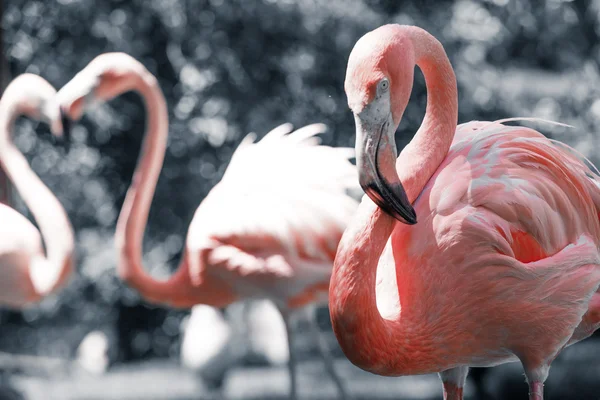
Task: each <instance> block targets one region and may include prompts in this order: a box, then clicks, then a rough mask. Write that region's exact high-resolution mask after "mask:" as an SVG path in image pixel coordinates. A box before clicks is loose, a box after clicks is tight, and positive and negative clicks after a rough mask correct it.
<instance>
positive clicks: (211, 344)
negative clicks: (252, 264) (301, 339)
mask: <svg viewBox="0 0 600 400" xmlns="http://www.w3.org/2000/svg"><path fill="white" fill-rule="evenodd" d="M181 330H182V340H181V363H182V364H183V365H184V366H185V367H186V368H188V369H190V370H192V371H194V373H195V374H196V375H197V376H199V377H200V378H201V379H202V381H203V382H204V383H205V386H206V387H207V388H209V389H211V390H215V389H221V388H222V385H223V381H224V377H225V374H226V373H227V371H228V370H229V369H231V368H232V367H234V366H236V365H239V364H240V363H241V362H242V360H243V359H244V358H245V357H247V356H248V355H249V354H251V355H254V356H259V357H263V358H264V360H265V361H266V362H267V363H268V364H269V365H285V364H287V363H288V362H289V353H288V340H287V334H286V329H285V324H284V323H283V320H282V318H281V314H280V312H279V310H278V309H277V307H275V305H274V304H273V303H272V302H271V301H269V300H253V301H244V302H239V303H237V304H234V305H232V306H230V307H228V309H227V311H226V314H225V313H224V312H222V311H221V310H219V309H217V308H215V307H212V306H208V305H204V304H197V305H195V306H194V307H192V311H191V313H190V315H189V316H188V317H186V318H185V319H184V320H183V321H182V324H181Z"/></svg>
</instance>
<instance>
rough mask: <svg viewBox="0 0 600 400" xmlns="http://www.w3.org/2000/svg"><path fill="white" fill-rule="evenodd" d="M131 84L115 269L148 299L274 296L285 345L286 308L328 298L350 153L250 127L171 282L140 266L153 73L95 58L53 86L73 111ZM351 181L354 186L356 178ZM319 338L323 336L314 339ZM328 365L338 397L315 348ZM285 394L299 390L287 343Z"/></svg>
mask: <svg viewBox="0 0 600 400" xmlns="http://www.w3.org/2000/svg"><path fill="white" fill-rule="evenodd" d="M130 90H134V91H137V92H138V93H139V94H140V95H141V96H142V98H143V99H144V101H145V104H146V107H147V136H146V138H145V140H144V145H143V149H142V156H141V159H140V160H139V163H138V167H137V169H136V172H135V175H134V177H133V182H132V184H131V186H130V188H129V190H128V192H127V196H126V199H125V203H124V205H123V208H122V210H121V213H120V216H119V221H118V223H117V231H116V242H117V247H118V249H119V254H120V259H119V266H118V270H119V275H120V276H121V278H122V279H124V280H125V281H126V282H127V283H129V284H130V285H131V286H132V287H134V288H135V289H137V290H138V291H139V292H140V293H141V295H142V296H143V297H144V298H145V299H147V300H148V301H150V302H153V303H159V304H166V305H170V306H174V307H191V306H193V305H196V304H207V305H212V306H216V307H224V306H227V305H229V304H231V303H233V302H235V301H237V300H241V299H244V298H249V297H262V298H269V299H271V300H273V301H274V302H275V303H276V305H277V307H278V308H279V310H280V312H281V313H282V315H283V318H284V321H285V324H286V328H287V331H288V332H287V333H288V339H289V347H290V350H292V348H293V340H292V337H291V330H290V320H289V319H290V312H291V311H292V310H294V309H297V308H300V307H303V306H306V305H308V304H311V303H314V302H316V301H319V300H321V301H323V300H325V299H326V297H325V294H326V293H327V290H328V285H329V277H330V275H331V265H332V261H333V257H334V255H335V251H336V249H337V245H338V241H339V239H340V237H341V234H342V232H343V230H344V229H345V227H346V222H347V221H348V219H349V217H350V215H351V214H352V213H353V212H354V211H355V209H356V204H357V202H356V201H355V200H354V199H353V198H352V197H351V196H350V195H349V194H348V193H347V191H348V190H349V189H352V188H354V187H355V185H356V175H355V174H356V172H355V168H354V167H353V166H352V164H351V163H350V162H349V161H348V158H350V157H352V156H353V151H352V150H351V149H347V148H341V149H336V148H331V147H328V146H319V145H318V140H317V139H316V138H314V136H315V135H317V134H319V133H321V132H323V131H324V129H325V126H324V125H322V124H314V125H310V126H306V127H304V128H302V129H299V130H297V131H295V132H293V133H291V134H289V133H290V132H291V130H292V127H291V125H290V124H284V125H281V126H279V127H278V128H276V129H274V130H272V131H271V132H269V133H268V134H267V135H266V136H265V137H264V138H263V139H262V140H261V141H260V142H258V143H253V142H254V135H252V134H251V135H248V136H247V137H246V138H245V139H244V140H243V141H242V143H241V144H240V146H239V147H238V149H237V150H236V152H235V153H234V155H233V157H232V160H231V162H230V164H229V167H228V168H227V171H226V172H225V175H224V177H223V179H222V180H221V182H220V183H219V184H218V185H217V186H216V187H215V188H213V190H212V191H211V192H210V193H209V195H208V196H207V197H206V198H205V199H204V201H203V202H202V204H201V205H200V206H199V207H198V209H197V211H196V214H195V215H194V218H193V220H192V222H191V225H190V228H189V231H188V236H187V242H186V246H185V250H184V254H183V259H182V262H181V265H180V267H179V268H178V270H177V272H176V273H175V274H174V275H173V276H172V277H171V278H170V279H169V280H167V281H158V280H155V279H154V278H152V277H151V276H150V275H148V274H147V273H145V272H144V270H143V267H142V260H141V257H142V254H141V253H142V251H141V250H142V239H143V234H144V229H145V226H146V222H147V218H148V212H149V209H150V204H151V201H152V197H153V194H154V190H155V186H156V181H157V179H158V176H159V173H160V170H161V166H162V162H163V157H164V152H165V147H166V142H167V133H168V115H167V108H166V103H165V100H164V97H163V94H162V91H161V90H160V88H159V86H158V83H157V82H156V79H155V78H154V77H153V76H152V75H151V74H150V73H149V72H148V71H147V70H146V69H145V68H144V67H143V65H141V64H140V63H139V62H137V61H136V60H135V59H133V58H132V57H130V56H128V55H126V54H123V53H108V54H103V55H100V56H98V57H97V58H95V59H94V60H93V61H92V62H90V64H89V65H88V66H87V67H86V68H85V69H84V70H82V71H81V72H80V73H78V74H77V75H76V76H75V77H74V78H73V79H72V80H71V81H70V82H69V83H67V84H66V85H65V86H64V87H63V88H62V89H61V90H60V92H59V94H58V97H59V99H60V103H61V107H63V109H64V110H65V112H66V114H67V115H68V116H70V117H71V118H72V119H79V118H80V117H81V115H82V113H83V111H84V106H85V104H86V101H87V100H88V99H93V98H95V99H98V100H108V99H111V98H113V97H115V96H118V95H120V94H121V93H124V92H127V91H130ZM356 186H357V185H356ZM319 343H320V344H322V342H320V341H319ZM320 348H321V350H323V351H322V355H323V359H324V361H325V365H326V367H327V370H328V372H329V373H330V374H331V376H332V378H333V379H334V381H335V383H336V385H337V387H338V389H339V391H340V392H341V394H342V395H343V397H344V398H346V397H347V396H346V395H344V393H343V388H342V385H341V382H340V380H339V378H338V377H337V375H336V374H335V371H334V369H333V364H332V360H331V359H330V358H329V356H328V355H327V352H326V351H325V349H323V347H322V346H320ZM289 366H290V377H291V397H292V398H295V396H296V378H295V374H294V368H295V357H294V352H293V351H290V362H289Z"/></svg>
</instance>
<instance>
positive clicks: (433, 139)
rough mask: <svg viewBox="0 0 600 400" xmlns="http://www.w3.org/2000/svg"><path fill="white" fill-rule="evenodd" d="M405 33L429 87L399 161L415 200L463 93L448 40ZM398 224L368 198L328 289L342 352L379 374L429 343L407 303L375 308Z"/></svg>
mask: <svg viewBox="0 0 600 400" xmlns="http://www.w3.org/2000/svg"><path fill="white" fill-rule="evenodd" d="M401 34H406V35H408V37H409V38H410V39H411V41H412V43H413V47H414V50H415V59H416V64H417V65H418V66H419V67H420V68H421V70H422V71H423V74H424V76H425V81H426V84H427V93H428V99H427V110H426V115H425V118H424V120H423V123H422V125H421V127H420V128H419V130H418V131H417V133H416V135H415V137H414V138H413V140H412V141H411V142H410V143H409V144H408V145H407V146H406V147H405V148H404V150H403V151H402V152H401V153H400V156H399V157H398V160H397V163H396V165H397V171H398V175H399V177H400V180H401V182H402V184H403V186H404V188H405V189H406V192H407V194H408V198H409V200H410V201H411V203H412V202H414V201H415V200H416V199H417V197H418V196H419V194H420V193H421V191H422V190H423V188H424V186H425V185H426V183H427V181H428V180H429V179H430V178H431V176H432V175H433V174H434V172H435V171H436V170H437V168H438V167H439V165H440V164H441V162H442V161H443V160H444V158H445V157H446V155H447V153H448V150H449V148H450V145H451V143H452V139H453V137H454V132H455V130H456V124H457V119H458V104H457V103H458V95H457V88H456V78H455V76H454V72H453V70H452V66H451V65H450V61H449V60H448V57H447V56H446V53H445V51H444V49H443V47H442V45H441V44H440V43H439V42H438V41H437V40H436V39H435V38H434V37H433V36H431V35H430V34H429V33H427V32H426V31H424V30H422V29H420V28H416V27H405V28H404V30H403V31H402V33H401ZM417 217H418V216H417ZM396 223H397V222H396V220H395V219H393V218H392V217H390V216H389V215H388V214H386V213H385V212H383V211H381V210H380V209H379V208H378V207H377V206H375V204H373V203H372V202H371V200H370V199H368V198H367V197H366V196H365V197H364V198H363V201H362V203H361V204H360V206H359V209H358V212H357V215H356V216H355V217H354V219H353V221H352V222H351V223H350V226H349V227H348V228H347V229H346V231H345V232H344V235H343V237H342V240H341V242H340V245H339V247H338V252H337V255H336V259H335V263H334V269H333V275H332V278H331V283H330V292H329V302H330V304H329V307H330V314H331V320H332V324H333V328H334V332H335V334H336V336H337V338H338V341H339V343H340V345H341V347H342V349H343V350H344V353H345V354H346V356H347V357H348V359H350V360H351V361H352V362H353V363H354V364H356V365H357V366H359V367H361V368H363V369H365V370H368V371H371V372H374V373H378V374H381V375H395V374H397V373H399V371H402V370H403V368H405V367H406V366H407V365H410V362H411V360H412V358H413V357H412V356H411V350H410V349H411V346H414V344H415V343H416V342H417V341H419V342H420V343H425V342H426V341H427V336H426V335H427V333H426V332H420V331H419V330H418V329H417V326H411V321H410V320H408V319H407V318H406V315H407V314H410V313H409V312H407V311H406V309H405V310H403V311H402V314H403V317H404V318H400V316H398V317H397V319H384V318H382V316H381V314H380V313H379V311H378V309H377V304H376V291H375V280H376V273H377V268H378V263H379V259H380V257H381V254H382V252H383V250H384V248H385V246H386V244H387V242H388V240H389V238H390V235H391V234H392V232H393V230H394V228H395V226H396ZM406 229H410V228H406ZM387 294H388V295H390V296H398V295H399V294H398V293H387Z"/></svg>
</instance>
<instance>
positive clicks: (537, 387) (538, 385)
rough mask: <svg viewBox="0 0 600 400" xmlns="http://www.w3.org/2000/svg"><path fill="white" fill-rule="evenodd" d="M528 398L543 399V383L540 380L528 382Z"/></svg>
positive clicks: (533, 399) (530, 399) (532, 399)
mask: <svg viewBox="0 0 600 400" xmlns="http://www.w3.org/2000/svg"><path fill="white" fill-rule="evenodd" d="M529 400H544V384H543V383H542V382H531V383H530V384H529Z"/></svg>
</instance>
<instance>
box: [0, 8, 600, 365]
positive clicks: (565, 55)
mask: <svg viewBox="0 0 600 400" xmlns="http://www.w3.org/2000/svg"><path fill="white" fill-rule="evenodd" d="M5 3H6V2H5ZM4 8H5V10H4V15H3V17H2V29H3V30H4V35H3V39H4V51H5V55H6V57H7V60H8V63H9V66H10V72H11V75H12V77H14V76H16V75H18V74H20V73H23V72H33V73H37V74H40V75H41V76H43V77H44V78H46V79H47V80H48V81H50V82H51V83H52V84H54V85H55V86H56V87H60V86H62V85H63V84H65V83H66V82H67V81H68V80H69V79H70V78H71V77H72V76H73V75H74V74H75V73H76V72H77V71H79V70H80V69H82V68H83V67H84V66H85V65H86V64H87V63H88V62H89V61H91V60H92V59H93V57H95V56H96V55H98V54H100V53H103V52H108V51H123V52H127V53H129V54H131V55H132V56H134V57H136V58H137V59H139V60H140V61H141V62H142V63H143V64H144V65H145V66H146V67H147V68H148V69H149V70H150V71H151V72H152V73H154V74H155V75H156V76H157V77H158V80H159V82H160V85H161V87H162V89H163V91H164V93H165V95H166V98H167V101H168V104H169V108H170V137H169V146H168V151H167V155H166V158H165V162H164V168H163V171H162V174H161V177H160V180H159V182H158V187H157V192H156V195H155V197H154V199H155V200H154V203H153V206H152V210H151V214H150V221H149V225H148V229H147V235H146V238H145V249H146V253H145V257H144V258H145V261H146V265H147V267H148V268H149V269H150V270H151V271H152V273H153V274H154V275H155V276H164V275H166V274H168V273H169V271H171V270H172V269H173V268H174V267H175V266H176V265H177V263H178V261H179V257H180V253H181V249H182V245H183V243H184V238H185V234H186V230H187V226H188V224H189V222H190V220H191V218H192V215H193V212H194V211H195V209H196V207H197V206H198V204H199V203H200V201H201V200H202V199H203V198H204V196H205V195H206V194H207V193H208V191H209V190H210V188H211V187H212V186H213V185H214V184H215V183H216V182H217V181H218V180H219V179H220V177H221V176H222V174H223V172H224V169H225V167H226V165H227V163H228V160H229V158H230V156H231V154H232V152H233V150H234V149H235V147H236V146H237V144H238V143H239V141H240V140H241V139H242V137H243V136H244V135H245V134H246V133H247V132H250V131H255V132H257V133H259V136H260V135H262V134H264V133H266V132H267V131H269V130H270V129H271V128H273V127H275V126H276V125H278V124H280V123H283V122H286V121H290V122H292V123H293V124H294V125H295V126H301V125H304V124H308V123H312V122H319V121H320V122H325V123H326V124H328V126H329V127H330V130H329V132H328V133H326V134H325V135H324V142H325V143H327V144H335V145H340V146H341V145H343V146H353V140H354V122H353V119H352V118H351V114H350V112H349V110H348V109H347V106H346V98H345V94H344V92H343V80H344V73H345V68H346V61H347V57H348V54H349V53H350V50H351V49H352V46H353V45H354V43H355V42H356V40H357V39H358V38H359V37H360V36H362V35H363V34H364V33H365V32H367V31H368V30H371V29H373V28H375V27H377V26H379V25H382V24H384V23H402V24H415V25H418V26H421V27H423V28H425V29H427V30H428V31H429V32H431V33H432V34H434V35H435V36H436V37H437V38H439V40H440V41H441V42H442V43H443V44H444V46H445V48H446V51H447V52H448V54H449V56H450V59H451V61H452V63H453V65H454V67H455V69H456V72H457V76H458V81H459V93H460V115H459V120H460V121H461V122H465V121H469V120H476V119H488V120H489V119H497V118H505V117H514V116H537V117H542V118H549V119H554V120H559V121H561V122H566V123H570V124H572V125H574V126H575V127H576V129H575V130H571V131H569V130H564V129H561V130H556V128H553V127H552V126H546V125H544V126H538V128H539V129H541V130H542V131H544V132H546V133H548V134H550V135H554V136H555V137H557V138H559V139H561V140H564V141H566V142H568V143H570V144H572V145H575V146H576V147H577V148H578V149H579V150H581V151H583V152H584V153H585V154H586V155H588V156H591V157H592V159H595V160H598V158H597V157H596V156H595V153H594V152H593V151H592V150H593V149H595V143H596V138H597V135H596V134H595V132H597V131H598V128H599V126H600V100H599V99H598V90H599V89H598V88H599V87H600V86H599V85H598V83H599V81H600V78H599V72H598V60H599V58H600V48H599V46H598V43H599V41H598V32H600V1H599V0H593V1H563V0H549V1H541V0H534V1H528V0H486V1H471V0H459V1H449V0H436V1H434V0H424V1H421V0H419V1H417V0H412V1H408V0H407V1H402V2H400V1H395V0H362V1H361V0H297V1H292V0H262V1H259V0H227V1H226V0H128V1H125V0H102V1H100V0H57V1H41V0H37V1H35V0H11V1H10V2H8V4H5V5H4ZM425 95H426V93H425V88H424V83H423V79H422V76H421V75H420V73H418V74H417V79H416V83H415V88H414V91H413V94H412V101H411V103H410V104H409V106H408V109H407V110H406V113H405V116H404V119H403V121H402V124H401V126H400V129H399V131H400V135H399V140H398V142H399V145H400V146H402V145H404V144H405V143H406V142H407V141H408V140H410V137H411V134H412V133H413V132H415V131H416V129H417V128H418V126H419V124H420V121H421V119H422V116H423V113H424V105H425V101H426V96H425ZM143 130H144V110H143V106H142V103H141V101H140V100H139V99H138V98H137V96H136V95H133V94H127V95H124V96H122V97H121V98H119V99H116V100H114V101H112V102H110V103H108V104H103V105H99V106H98V107H97V108H95V109H94V110H93V111H90V112H89V113H88V114H87V117H86V118H84V119H83V120H82V122H81V123H80V124H78V126H77V127H76V128H75V130H74V132H73V140H74V143H73V146H72V149H71V151H70V152H69V153H68V154H65V153H64V151H63V150H62V149H60V148H57V147H54V146H53V144H52V142H51V141H49V140H48V137H49V134H48V128H47V127H45V126H40V125H38V124H36V123H34V122H31V121H27V120H23V119H22V120H20V121H19V124H18V128H17V130H16V134H15V138H16V139H15V140H16V143H17V145H18V146H19V148H20V149H21V150H22V151H23V152H24V153H25V155H26V156H27V157H28V159H29V160H30V162H31V165H32V167H33V168H34V170H35V171H36V172H37V173H38V174H39V175H40V176H41V178H42V179H43V180H44V182H46V184H47V185H48V186H49V187H50V188H51V189H52V190H53V192H54V193H56V195H57V196H58V197H59V199H60V200H61V202H62V203H63V205H64V206H65V208H66V210H67V211H68V214H69V216H70V218H71V221H72V223H73V225H74V227H75V229H76V233H77V244H78V260H79V262H78V273H77V274H75V276H74V277H73V279H72V281H71V283H70V285H69V286H68V287H67V288H65V289H64V290H63V291H62V292H60V293H58V294H57V295H54V296H51V297H50V298H48V299H46V300H45V301H43V302H42V303H41V304H40V305H39V306H36V307H32V308H31V309H30V310H27V311H25V312H22V313H21V312H6V313H5V314H4V321H3V322H2V324H1V328H0V329H2V331H3V335H2V339H0V345H1V346H2V347H6V348H10V349H13V350H14V349H20V350H19V351H24V352H39V353H52V354H56V355H69V354H72V353H73V351H74V348H75V346H76V345H77V344H78V342H79V341H80V340H81V338H82V337H83V335H84V334H85V333H86V332H88V331H89V330H91V329H98V328H99V329H104V330H105V331H108V332H109V335H113V336H114V337H116V338H120V339H121V347H122V348H123V349H126V350H124V351H123V352H122V353H123V354H124V355H123V356H122V357H123V359H124V360H127V359H134V358H136V357H141V356H144V355H159V356H166V355H168V354H173V353H174V352H176V351H177V340H178V336H179V331H178V324H179V320H180V318H181V317H182V316H183V315H184V314H185V312H184V311H173V310H166V309H156V308H154V307H150V306H147V305H145V304H144V303H141V302H140V301H139V298H138V296H137V295H136V293H134V292H133V291H132V290H130V289H128V288H126V287H125V286H124V285H123V284H121V283H120V282H119V280H118V279H117V278H116V276H115V268H114V266H115V251H114V247H113V241H112V235H113V232H114V228H115V222H116V218H117V215H118V211H119V209H120V206H121V204H122V202H123V199H124V196H125V191H126V189H127V186H128V184H129V182H130V180H131V176H132V173H133V169H134V168H135V163H136V160H137V156H138V153H139V149H140V145H141V140H142V135H143ZM18 207H19V209H20V210H22V211H23V212H25V213H26V212H27V211H26V210H25V208H24V206H23V204H22V203H18ZM116 311H118V312H116ZM50 344H52V345H50Z"/></svg>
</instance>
